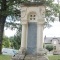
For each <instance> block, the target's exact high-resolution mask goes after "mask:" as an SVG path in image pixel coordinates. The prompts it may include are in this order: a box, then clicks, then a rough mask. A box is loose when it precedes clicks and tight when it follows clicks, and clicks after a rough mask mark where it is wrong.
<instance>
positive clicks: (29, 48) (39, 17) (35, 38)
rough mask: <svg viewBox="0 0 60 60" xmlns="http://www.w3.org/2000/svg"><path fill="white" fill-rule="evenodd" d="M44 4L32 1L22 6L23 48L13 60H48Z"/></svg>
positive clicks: (35, 0)
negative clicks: (45, 48) (45, 42)
mask: <svg viewBox="0 0 60 60" xmlns="http://www.w3.org/2000/svg"><path fill="white" fill-rule="evenodd" d="M44 23H45V5H44V2H42V3H41V2H40V0H39V1H37V0H30V1H28V2H24V3H22V4H21V25H22V36H21V47H20V49H19V53H18V54H17V55H15V56H14V57H12V60H48V58H47V56H46V55H45V50H44V49H43V29H44Z"/></svg>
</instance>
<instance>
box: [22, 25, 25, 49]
mask: <svg viewBox="0 0 60 60" xmlns="http://www.w3.org/2000/svg"><path fill="white" fill-rule="evenodd" d="M21 48H23V49H25V48H26V24H22V36H21Z"/></svg>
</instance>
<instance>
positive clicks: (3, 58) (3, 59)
mask: <svg viewBox="0 0 60 60" xmlns="http://www.w3.org/2000/svg"><path fill="white" fill-rule="evenodd" d="M0 60H11V56H7V55H0Z"/></svg>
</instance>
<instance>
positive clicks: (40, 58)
mask: <svg viewBox="0 0 60 60" xmlns="http://www.w3.org/2000/svg"><path fill="white" fill-rule="evenodd" d="M12 60H48V57H47V56H46V51H45V50H43V49H40V50H39V53H35V54H28V53H27V51H26V50H25V49H24V50H20V51H19V53H18V54H17V55H15V56H13V57H12Z"/></svg>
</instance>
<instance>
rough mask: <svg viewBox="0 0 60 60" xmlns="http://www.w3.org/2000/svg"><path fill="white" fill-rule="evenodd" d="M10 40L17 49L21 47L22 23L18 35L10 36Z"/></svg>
mask: <svg viewBox="0 0 60 60" xmlns="http://www.w3.org/2000/svg"><path fill="white" fill-rule="evenodd" d="M10 41H11V47H12V48H13V47H14V48H15V49H19V48H20V44H21V25H20V26H19V28H18V30H17V32H16V35H14V36H13V37H10Z"/></svg>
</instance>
